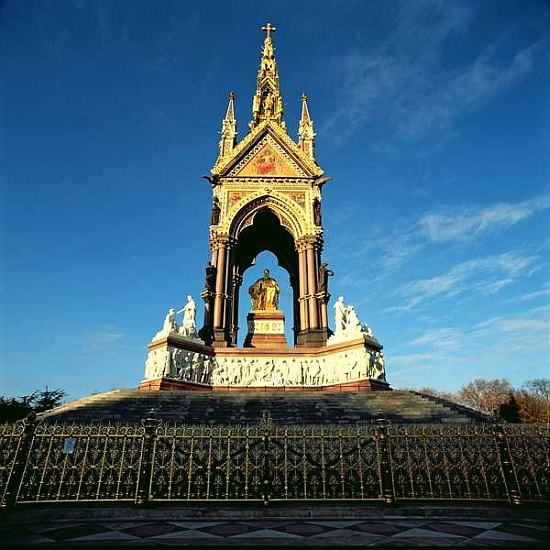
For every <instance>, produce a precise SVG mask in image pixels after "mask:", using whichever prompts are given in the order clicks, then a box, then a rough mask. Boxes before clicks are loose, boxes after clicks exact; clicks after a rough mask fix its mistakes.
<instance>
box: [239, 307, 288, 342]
mask: <svg viewBox="0 0 550 550" xmlns="http://www.w3.org/2000/svg"><path fill="white" fill-rule="evenodd" d="M246 320H247V324H248V334H247V335H246V339H245V341H244V345H243V346H244V347H245V348H280V347H283V348H286V347H288V343H287V341H286V336H285V314H284V313H283V312H282V311H280V310H272V311H251V312H250V313H249V314H248V315H247V317H246Z"/></svg>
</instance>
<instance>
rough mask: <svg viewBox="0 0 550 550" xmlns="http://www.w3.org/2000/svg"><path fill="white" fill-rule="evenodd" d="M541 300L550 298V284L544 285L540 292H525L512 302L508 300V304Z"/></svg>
mask: <svg viewBox="0 0 550 550" xmlns="http://www.w3.org/2000/svg"><path fill="white" fill-rule="evenodd" d="M540 298H550V282H549V283H545V284H543V285H542V287H541V288H540V289H539V290H534V291H532V292H525V293H524V294H521V295H519V296H516V297H514V298H512V299H510V300H507V303H510V302H528V301H531V300H538V299H540Z"/></svg>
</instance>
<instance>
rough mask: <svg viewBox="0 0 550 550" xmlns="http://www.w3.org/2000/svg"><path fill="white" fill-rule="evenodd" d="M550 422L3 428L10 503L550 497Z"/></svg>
mask: <svg viewBox="0 0 550 550" xmlns="http://www.w3.org/2000/svg"><path fill="white" fill-rule="evenodd" d="M549 435H550V430H549V427H548V426H542V425H504V426H501V425H493V426H491V425H471V424H470V425H411V424H407V425H388V424H386V423H379V424H377V425H365V426H355V427H351V426H350V427H336V426H334V427H321V426H310V427H288V426H277V425H275V424H273V423H272V422H271V421H270V420H262V421H261V422H260V423H259V424H258V425H255V426H249V427H239V426H236V427H232V426H213V427H207V426H186V425H163V424H162V423H161V422H160V421H157V420H155V418H153V417H151V418H147V419H146V420H144V421H143V422H142V423H141V424H115V425H103V424H88V425H83V424H48V423H37V422H36V420H35V419H34V418H32V417H31V418H29V419H27V420H26V421H24V422H20V423H17V424H11V425H10V424H4V425H0V498H1V502H2V505H3V506H9V505H14V504H25V503H31V502H34V503H36V502H44V503H45V502H48V503H51V502H80V501H84V502H86V501H87V502H90V501H94V502H102V501H103V502H105V501H111V502H112V501H127V502H128V501H129V502H135V503H137V504H142V503H145V502H164V503H165V502H178V501H179V502H207V501H226V502H239V501H256V502H259V503H261V502H263V503H264V504H267V503H269V502H270V501H272V502H277V501H279V502H290V501H295V502H296V501H301V502H304V501H308V502H309V501H360V502H365V501H372V502H374V501H382V502H386V503H393V502H405V501H457V500H459V501H501V502H510V503H520V502H545V501H548V498H549V489H548V487H549V484H548V481H549V480H548V471H549V470H548V466H549V457H548V453H549V449H548V447H549V445H548V436H549Z"/></svg>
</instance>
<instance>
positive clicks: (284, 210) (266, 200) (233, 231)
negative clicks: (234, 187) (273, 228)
mask: <svg viewBox="0 0 550 550" xmlns="http://www.w3.org/2000/svg"><path fill="white" fill-rule="evenodd" d="M265 208H268V209H269V210H270V211H272V212H273V213H274V214H275V215H276V216H277V218H278V219H279V222H280V223H281V225H282V226H283V227H285V228H286V229H287V231H288V232H289V233H290V234H291V235H292V237H293V238H294V241H296V240H297V239H299V238H300V237H301V236H303V235H305V234H306V219H305V213H304V211H303V210H302V209H301V208H300V207H299V206H298V204H297V203H296V202H295V201H293V200H292V199H290V198H288V197H285V196H284V195H280V194H278V193H277V194H275V193H273V192H272V194H270V195H268V194H266V193H265V191H263V192H260V193H256V194H254V195H252V196H250V195H249V196H247V197H245V198H244V199H242V200H241V201H239V202H238V203H237V204H236V205H235V206H234V207H233V208H232V209H231V211H230V212H229V213H228V215H227V220H228V221H227V225H228V228H227V230H228V231H227V232H228V234H229V236H230V237H233V238H234V239H238V238H239V235H240V233H241V232H242V231H243V229H245V228H246V227H248V226H249V225H251V224H252V223H253V222H254V218H255V217H256V214H257V213H258V212H260V211H261V210H264V209H265Z"/></svg>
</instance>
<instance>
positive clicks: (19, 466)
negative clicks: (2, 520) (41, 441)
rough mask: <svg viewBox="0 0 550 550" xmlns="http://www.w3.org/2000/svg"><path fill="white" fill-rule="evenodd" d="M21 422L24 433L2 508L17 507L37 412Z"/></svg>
mask: <svg viewBox="0 0 550 550" xmlns="http://www.w3.org/2000/svg"><path fill="white" fill-rule="evenodd" d="M20 422H22V423H23V432H22V433H21V435H20V436H19V445H18V448H17V452H16V455H15V458H14V461H13V467H12V470H11V475H10V477H9V479H8V482H7V485H6V490H5V492H4V498H3V499H2V502H1V503H0V506H1V507H2V508H4V507H6V506H15V504H16V503H17V495H18V493H19V488H20V486H21V482H22V481H23V474H24V473H25V466H26V465H27V460H28V457H29V451H30V448H31V444H32V440H33V437H34V433H35V431H36V426H38V422H37V421H36V413H35V412H30V413H29V414H28V415H27V416H26V417H25V418H24V419H23V420H22V421H20Z"/></svg>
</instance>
